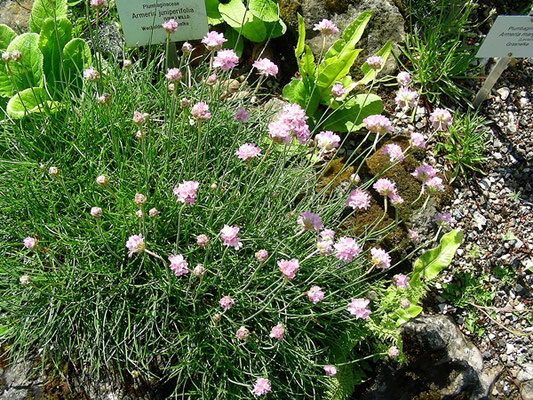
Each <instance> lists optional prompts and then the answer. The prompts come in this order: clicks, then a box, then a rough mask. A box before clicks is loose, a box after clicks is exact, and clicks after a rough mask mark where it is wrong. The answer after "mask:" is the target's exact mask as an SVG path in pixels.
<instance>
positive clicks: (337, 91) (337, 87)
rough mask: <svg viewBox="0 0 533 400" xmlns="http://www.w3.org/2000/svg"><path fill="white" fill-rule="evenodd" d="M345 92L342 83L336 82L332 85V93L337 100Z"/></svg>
mask: <svg viewBox="0 0 533 400" xmlns="http://www.w3.org/2000/svg"><path fill="white" fill-rule="evenodd" d="M345 93H346V91H345V90H344V86H343V85H342V83H336V84H334V85H333V86H332V87H331V95H332V96H333V97H335V100H339V99H340V98H341V97H342V96H344V94H345Z"/></svg>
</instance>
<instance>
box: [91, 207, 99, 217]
mask: <svg viewBox="0 0 533 400" xmlns="http://www.w3.org/2000/svg"><path fill="white" fill-rule="evenodd" d="M91 215H92V216H93V217H94V218H101V217H102V209H101V208H100V207H92V208H91Z"/></svg>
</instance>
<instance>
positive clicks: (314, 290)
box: [307, 286, 324, 304]
mask: <svg viewBox="0 0 533 400" xmlns="http://www.w3.org/2000/svg"><path fill="white" fill-rule="evenodd" d="M307 297H308V298H309V300H311V301H312V302H313V304H317V303H318V302H319V301H320V300H322V299H323V298H324V292H323V291H322V289H321V288H320V287H319V286H311V289H309V290H308V291H307Z"/></svg>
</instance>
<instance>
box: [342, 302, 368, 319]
mask: <svg viewBox="0 0 533 400" xmlns="http://www.w3.org/2000/svg"><path fill="white" fill-rule="evenodd" d="M368 303H370V300H367V299H352V301H351V302H350V304H348V311H349V312H350V314H352V315H355V319H367V318H368V316H369V315H370V313H371V311H370V310H368V309H367V308H366V307H367V306H368Z"/></svg>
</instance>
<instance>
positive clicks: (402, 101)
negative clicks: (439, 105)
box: [394, 87, 418, 110]
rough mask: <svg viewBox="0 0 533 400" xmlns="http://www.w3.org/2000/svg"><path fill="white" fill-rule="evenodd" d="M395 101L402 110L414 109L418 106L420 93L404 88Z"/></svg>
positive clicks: (399, 91)
mask: <svg viewBox="0 0 533 400" xmlns="http://www.w3.org/2000/svg"><path fill="white" fill-rule="evenodd" d="M394 101H395V102H396V105H397V106H398V107H400V108H401V109H404V110H406V109H409V108H413V107H415V106H416V105H417V104H418V93H417V92H415V91H413V90H409V89H407V88H405V87H402V88H400V90H398V93H397V94H396V98H395V99H394Z"/></svg>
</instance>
